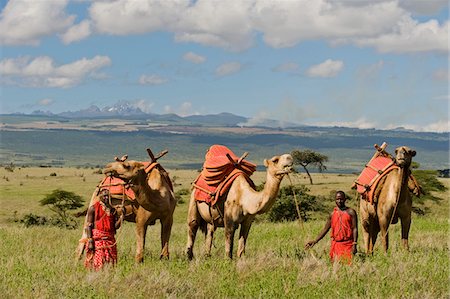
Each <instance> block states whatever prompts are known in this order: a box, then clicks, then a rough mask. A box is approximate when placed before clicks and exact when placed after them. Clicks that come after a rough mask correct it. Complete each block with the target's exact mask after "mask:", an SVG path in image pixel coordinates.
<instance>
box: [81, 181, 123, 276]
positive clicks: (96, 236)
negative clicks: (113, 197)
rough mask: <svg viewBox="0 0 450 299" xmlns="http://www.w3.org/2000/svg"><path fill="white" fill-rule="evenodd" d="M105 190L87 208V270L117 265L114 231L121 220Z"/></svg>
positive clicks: (85, 263)
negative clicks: (96, 200)
mask: <svg viewBox="0 0 450 299" xmlns="http://www.w3.org/2000/svg"><path fill="white" fill-rule="evenodd" d="M109 196H110V194H109V191H108V190H107V189H103V190H102V191H100V201H98V202H96V203H95V204H93V205H92V206H90V207H89V209H88V212H87V226H86V234H87V237H88V241H87V244H86V246H87V253H86V260H85V262H84V265H85V267H86V268H88V269H94V270H100V269H102V268H103V266H104V265H105V264H106V263H111V264H113V265H114V264H116V263H117V246H116V239H115V234H116V229H118V228H119V227H120V225H121V224H122V220H123V213H122V216H121V217H118V216H117V212H116V209H115V208H114V207H112V206H111V204H110V197H109Z"/></svg>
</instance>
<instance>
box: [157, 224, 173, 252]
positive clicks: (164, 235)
mask: <svg viewBox="0 0 450 299" xmlns="http://www.w3.org/2000/svg"><path fill="white" fill-rule="evenodd" d="M172 224H173V217H172V215H170V216H169V217H168V218H167V219H165V221H161V255H160V256H159V258H160V259H163V258H165V259H169V239H170V233H171V231H172Z"/></svg>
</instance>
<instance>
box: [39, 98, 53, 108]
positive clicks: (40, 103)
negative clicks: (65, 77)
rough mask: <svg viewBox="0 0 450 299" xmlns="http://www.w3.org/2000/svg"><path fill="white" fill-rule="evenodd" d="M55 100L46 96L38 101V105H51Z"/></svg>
mask: <svg viewBox="0 0 450 299" xmlns="http://www.w3.org/2000/svg"><path fill="white" fill-rule="evenodd" d="M53 102H54V101H53V100H52V99H48V98H46V99H42V100H39V101H38V105H40V106H50V105H51V104H53Z"/></svg>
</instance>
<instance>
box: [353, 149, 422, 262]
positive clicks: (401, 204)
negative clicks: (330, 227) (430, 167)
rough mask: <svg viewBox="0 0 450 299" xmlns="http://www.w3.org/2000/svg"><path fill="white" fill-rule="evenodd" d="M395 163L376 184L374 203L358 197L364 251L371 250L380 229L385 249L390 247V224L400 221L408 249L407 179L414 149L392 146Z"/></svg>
mask: <svg viewBox="0 0 450 299" xmlns="http://www.w3.org/2000/svg"><path fill="white" fill-rule="evenodd" d="M395 154H396V156H395V163H396V164H397V165H398V166H399V168H396V169H394V170H392V171H390V172H389V173H388V174H386V175H385V176H384V177H383V178H382V179H381V181H380V182H379V184H378V185H377V187H376V189H375V193H374V197H375V198H377V199H378V200H377V201H375V202H374V203H373V204H371V203H369V202H368V201H366V200H365V199H363V198H361V199H360V214H361V215H360V216H361V222H362V225H363V235H364V243H365V251H366V253H368V254H372V253H373V249H374V245H375V242H376V240H377V235H378V233H379V232H380V231H381V238H382V243H383V248H384V251H385V252H387V250H388V247H389V238H388V237H389V232H388V230H389V225H390V224H391V223H392V224H395V223H397V222H398V218H400V220H401V227H402V244H403V247H404V248H405V249H406V250H409V244H408V235H409V229H410V226H411V211H412V196H411V192H410V191H411V190H412V188H411V186H408V184H411V182H410V180H409V176H410V173H411V171H410V169H409V168H410V165H411V161H412V158H413V157H414V156H415V155H416V152H415V151H414V150H412V149H410V148H409V147H407V146H401V147H398V148H396V149H395Z"/></svg>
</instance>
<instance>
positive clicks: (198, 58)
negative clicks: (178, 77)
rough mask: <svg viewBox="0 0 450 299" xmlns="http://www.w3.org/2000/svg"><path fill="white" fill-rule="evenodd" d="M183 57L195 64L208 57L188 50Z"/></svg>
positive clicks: (202, 61)
mask: <svg viewBox="0 0 450 299" xmlns="http://www.w3.org/2000/svg"><path fill="white" fill-rule="evenodd" d="M183 59H184V60H186V61H189V62H192V63H195V64H200V63H204V62H205V61H206V58H205V57H204V56H201V55H198V54H195V53H193V52H188V53H186V54H184V55H183Z"/></svg>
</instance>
